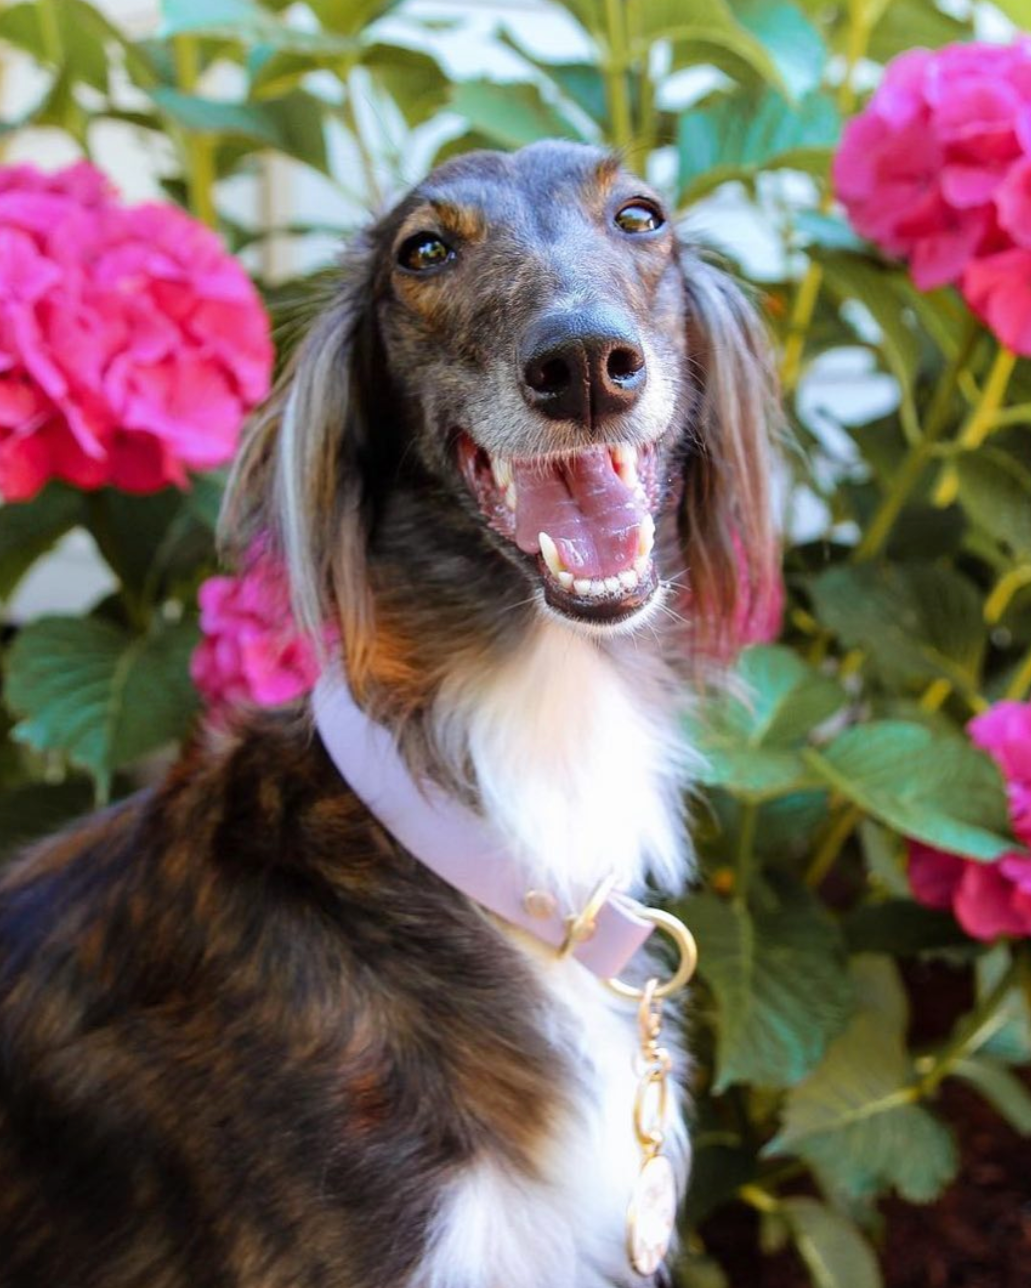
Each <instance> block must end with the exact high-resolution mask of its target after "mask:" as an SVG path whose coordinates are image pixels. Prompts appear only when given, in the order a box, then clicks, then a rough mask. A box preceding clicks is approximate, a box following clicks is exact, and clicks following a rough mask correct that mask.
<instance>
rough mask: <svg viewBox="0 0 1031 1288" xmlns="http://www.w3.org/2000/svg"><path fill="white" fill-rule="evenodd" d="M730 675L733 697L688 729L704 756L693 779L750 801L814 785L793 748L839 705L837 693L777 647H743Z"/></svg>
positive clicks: (793, 655)
mask: <svg viewBox="0 0 1031 1288" xmlns="http://www.w3.org/2000/svg"><path fill="white" fill-rule="evenodd" d="M737 678H738V679H739V680H740V689H741V695H740V696H730V695H727V696H726V697H724V698H723V699H722V700H721V701H719V702H717V703H714V704H712V705H711V707H710V708H708V709H707V710H706V711H705V712H703V713H702V714H701V716H700V717H699V718H698V719H696V720H694V721H692V722H691V724H690V733H689V736H690V739H691V742H692V745H694V746H695V747H697V749H698V750H699V751H700V752H701V754H702V756H703V757H704V758H705V761H704V764H703V765H702V766H701V768H700V769H699V781H700V782H703V783H705V784H707V785H709V786H722V787H727V788H728V789H730V790H732V791H734V792H735V793H736V794H738V795H742V796H746V797H749V798H750V799H752V800H754V801H758V800H763V799H767V798H769V797H773V796H783V795H785V794H787V793H789V792H798V791H803V790H805V789H806V788H810V787H813V786H814V785H816V783H817V781H818V780H816V779H814V777H813V775H812V773H811V771H810V770H809V769H808V767H807V766H806V764H805V762H804V761H803V760H802V758H801V757H800V756H799V754H798V752H797V750H796V748H797V746H798V744H799V743H800V742H801V741H802V739H803V738H805V737H806V736H807V735H808V734H809V733H810V732H811V730H812V729H813V728H814V727H815V726H816V725H818V724H820V723H821V722H822V721H823V720H825V719H826V718H827V717H828V716H830V715H832V714H833V713H834V712H835V711H837V710H838V709H839V708H840V707H841V706H843V705H844V703H845V694H844V691H843V690H842V689H841V687H840V686H839V685H838V684H837V682H836V681H834V680H832V679H831V678H830V677H828V676H824V675H821V674H820V673H819V672H817V671H814V670H813V669H812V667H810V666H808V665H807V664H806V663H805V662H803V661H802V659H801V658H800V657H799V656H798V655H797V654H796V653H794V652H792V651H791V650H790V649H788V648H783V647H781V646H779V645H756V646H754V647H752V648H749V649H746V650H745V652H744V653H742V655H741V658H740V660H739V662H738V665H737Z"/></svg>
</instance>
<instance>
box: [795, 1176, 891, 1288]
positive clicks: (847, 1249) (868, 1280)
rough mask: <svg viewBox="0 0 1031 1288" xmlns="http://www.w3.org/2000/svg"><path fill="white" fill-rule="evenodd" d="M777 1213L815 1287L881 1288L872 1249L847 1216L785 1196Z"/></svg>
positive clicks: (824, 1206)
mask: <svg viewBox="0 0 1031 1288" xmlns="http://www.w3.org/2000/svg"><path fill="white" fill-rule="evenodd" d="M777 1213H778V1215H780V1216H781V1217H783V1218H784V1219H785V1220H786V1221H787V1223H788V1226H789V1227H790V1230H791V1236H792V1238H793V1239H794V1242H795V1246H796V1247H797V1248H798V1251H799V1253H800V1254H801V1256H802V1260H803V1261H804V1262H805V1263H806V1266H807V1267H808V1268H809V1273H810V1274H811V1275H812V1280H813V1286H814V1288H881V1285H882V1280H881V1272H880V1269H879V1267H878V1265H877V1258H876V1257H875V1256H874V1252H873V1249H872V1248H871V1247H870V1245H869V1243H868V1242H867V1241H866V1239H864V1238H863V1236H862V1234H861V1233H860V1232H859V1230H858V1229H857V1228H856V1226H855V1225H854V1224H853V1222H851V1221H850V1220H849V1219H848V1218H847V1217H845V1216H842V1214H841V1213H840V1212H835V1211H834V1210H833V1209H832V1208H829V1207H827V1206H826V1205H825V1204H823V1203H819V1202H817V1200H816V1199H810V1198H787V1199H784V1200H782V1201H781V1202H780V1203H779V1204H778V1205H777Z"/></svg>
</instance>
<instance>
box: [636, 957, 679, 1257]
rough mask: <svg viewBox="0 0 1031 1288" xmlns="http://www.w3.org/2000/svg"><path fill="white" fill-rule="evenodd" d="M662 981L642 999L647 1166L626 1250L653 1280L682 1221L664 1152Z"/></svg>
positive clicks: (640, 1098)
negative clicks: (660, 1042) (660, 1035)
mask: <svg viewBox="0 0 1031 1288" xmlns="http://www.w3.org/2000/svg"><path fill="white" fill-rule="evenodd" d="M658 984H659V981H658V980H656V979H652V980H649V981H648V983H647V984H646V985H645V987H644V991H643V992H642V994H641V1002H640V1006H639V1007H638V1011H637V1023H638V1028H639V1030H640V1034H641V1053H640V1055H639V1057H638V1062H639V1072H640V1079H641V1080H640V1082H639V1083H638V1084H637V1095H636V1097H635V1098H634V1134H635V1135H636V1136H637V1142H638V1144H639V1145H640V1146H641V1152H642V1153H643V1155H644V1161H643V1162H642V1164H641V1170H640V1172H639V1173H638V1175H637V1181H636V1182H635V1184H634V1190H633V1195H632V1197H631V1199H630V1207H629V1208H628V1209H627V1228H626V1246H627V1255H628V1256H629V1258H630V1264H631V1266H632V1267H633V1269H634V1270H635V1271H636V1272H637V1274H639V1275H642V1276H648V1275H653V1274H655V1272H656V1271H657V1270H658V1269H659V1267H660V1266H661V1265H662V1263H663V1261H664V1260H665V1259H666V1253H667V1252H668V1251H669V1245H670V1243H671V1242H672V1239H673V1231H674V1229H675V1228H676V1220H677V1184H676V1178H675V1177H674V1175H673V1167H672V1164H671V1163H670V1161H669V1159H668V1158H667V1157H666V1156H665V1154H663V1152H662V1144H663V1140H664V1137H665V1131H666V1119H667V1114H668V1108H669V1083H668V1079H669V1072H670V1068H671V1067H672V1063H673V1062H672V1060H671V1059H670V1055H669V1052H668V1051H667V1050H666V1049H665V1048H664V1047H661V1046H659V1033H660V1031H661V1029H662V998H661V997H659V996H656V990H657V988H658Z"/></svg>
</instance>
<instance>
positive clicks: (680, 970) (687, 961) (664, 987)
mask: <svg viewBox="0 0 1031 1288" xmlns="http://www.w3.org/2000/svg"><path fill="white" fill-rule="evenodd" d="M638 916H641V917H644V918H645V920H646V921H651V922H654V923H655V925H656V926H657V927H658V928H659V930H664V931H665V932H666V934H667V935H669V937H670V939H672V940H673V942H674V943H675V944H676V946H677V948H678V950H679V952H680V961H679V962H678V964H677V968H676V970H675V971H674V972H673V974H672V975H671V976H670V977H669V979H667V980H665V981H664V982H663V983H661V984H657V985H656V986H655V988H654V990H653V992H652V996H653V997H656V998H661V997H669V996H671V995H672V994H673V993H677V992H679V991H680V989H682V988H683V987H684V985H685V984H686V983H687V981H688V980H689V979H690V978H691V976H692V975H693V974H694V972H695V967H696V966H697V965H698V945H697V944H696V943H695V941H694V935H692V934H691V932H690V930H688V928H687V927H686V926H685V925H684V923H683V922H682V921H681V920H680V918H679V917H674V916H673V914H672V913H669V912H663V911H662V910H661V908H641V909H640V911H639V913H638ZM605 983H606V984H608V986H609V988H611V989H612V991H613V992H614V993H616V994H618V996H619V997H629V998H631V999H633V1000H634V1001H637V1000H638V999H640V998H642V997H644V993H645V990H644V989H643V988H634V986H633V984H624V983H623V981H622V980H621V979H615V978H613V979H607V980H606V981H605Z"/></svg>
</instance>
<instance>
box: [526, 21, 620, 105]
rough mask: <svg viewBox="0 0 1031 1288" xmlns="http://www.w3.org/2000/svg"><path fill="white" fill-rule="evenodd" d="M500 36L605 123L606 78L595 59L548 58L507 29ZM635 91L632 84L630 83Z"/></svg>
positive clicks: (577, 103) (563, 91) (557, 85)
mask: <svg viewBox="0 0 1031 1288" xmlns="http://www.w3.org/2000/svg"><path fill="white" fill-rule="evenodd" d="M500 40H501V43H502V44H503V45H505V46H506V47H507V48H508V49H511V50H513V51H514V52H515V53H516V54H518V55H519V57H520V58H523V59H525V60H526V62H528V63H529V64H530V66H531V67H535V68H536V69H537V70H538V71H539V72H541V73H542V74H543V75H545V76H546V77H547V78H548V79H549V80H550V81H551V82H552V83H553V84H554V85H555V86H556V87H557V88H558V89H559V90H560V91H561V93H562V94H563V95H564V96H565V97H566V98H568V99H570V100H571V101H572V102H573V103H575V104H576V105H577V107H579V108H580V110H581V111H583V112H586V113H587V115H588V116H589V117H590V118H591V119H592V120H594V121H597V122H598V124H599V125H604V124H605V122H606V121H607V120H608V115H609V105H608V97H607V95H606V92H605V78H604V76H603V74H602V72H601V69H600V68H599V67H598V66H597V65H596V64H595V63H570V62H554V63H553V62H548V61H547V60H546V59H543V58H538V57H537V56H536V55H535V54H533V53H531V52H530V50H528V49H527V48H526V47H525V45H523V44H521V43H520V42H519V41H518V40H516V38H515V37H514V36H513V35H512V34H511V32H508V31H503V32H502V33H501V37H500ZM632 92H633V86H631V93H632ZM634 106H635V104H633V103H632V104H631V107H632V108H634Z"/></svg>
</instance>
